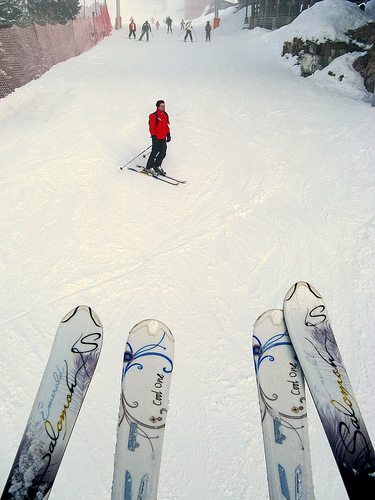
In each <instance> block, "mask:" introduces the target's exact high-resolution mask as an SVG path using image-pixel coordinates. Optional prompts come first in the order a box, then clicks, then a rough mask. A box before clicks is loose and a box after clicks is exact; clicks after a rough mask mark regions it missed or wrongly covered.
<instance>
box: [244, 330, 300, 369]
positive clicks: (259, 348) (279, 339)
mask: <svg viewBox="0 0 375 500" xmlns="http://www.w3.org/2000/svg"><path fill="white" fill-rule="evenodd" d="M253 337H254V338H255V339H256V340H257V342H258V344H257V345H255V346H254V347H253V356H254V366H255V373H256V375H258V372H259V367H260V365H261V363H262V362H263V361H264V360H265V359H268V360H269V361H275V358H274V356H273V355H272V354H266V352H268V351H269V350H270V349H273V348H274V347H277V346H280V345H292V343H291V341H290V338H289V335H288V332H285V333H280V334H279V335H275V336H274V337H271V338H270V339H269V340H267V342H265V344H264V345H262V342H261V341H260V340H259V339H258V337H257V336H256V335H253ZM285 337H287V338H288V342H286V341H285Z"/></svg>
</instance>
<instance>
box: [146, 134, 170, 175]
mask: <svg viewBox="0 0 375 500" xmlns="http://www.w3.org/2000/svg"><path fill="white" fill-rule="evenodd" d="M166 154H167V140H166V139H154V140H153V141H152V149H151V153H150V156H149V157H148V160H147V165H146V168H154V167H160V166H161V164H162V163H163V160H164V158H165V156H166Z"/></svg>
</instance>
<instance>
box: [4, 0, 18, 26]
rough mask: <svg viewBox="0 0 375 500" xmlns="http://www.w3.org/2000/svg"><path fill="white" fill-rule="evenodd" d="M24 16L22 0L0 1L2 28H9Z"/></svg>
mask: <svg viewBox="0 0 375 500" xmlns="http://www.w3.org/2000/svg"><path fill="white" fill-rule="evenodd" d="M21 16H22V8H21V2H20V0H0V28H9V27H10V26H13V24H16V23H17V21H19V19H20V18H21Z"/></svg>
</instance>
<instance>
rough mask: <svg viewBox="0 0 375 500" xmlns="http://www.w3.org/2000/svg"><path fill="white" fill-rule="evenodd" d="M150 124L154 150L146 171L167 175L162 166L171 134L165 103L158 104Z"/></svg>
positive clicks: (149, 121)
mask: <svg viewBox="0 0 375 500" xmlns="http://www.w3.org/2000/svg"><path fill="white" fill-rule="evenodd" d="M148 124H149V129H150V134H151V138H152V149H151V153H150V156H149V158H148V160H147V164H146V170H147V171H148V172H150V173H151V174H153V175H154V174H157V175H158V174H165V172H164V170H163V169H162V168H161V164H162V162H163V160H164V158H165V156H166V154H167V142H169V141H170V140H171V132H170V129H169V116H168V113H166V112H165V102H164V101H162V100H160V101H158V102H157V103H156V111H155V112H154V113H151V115H150V116H149V118H148Z"/></svg>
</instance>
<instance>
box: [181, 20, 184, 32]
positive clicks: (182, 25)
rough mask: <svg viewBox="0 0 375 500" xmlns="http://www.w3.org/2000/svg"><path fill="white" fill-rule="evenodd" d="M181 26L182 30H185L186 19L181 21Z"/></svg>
mask: <svg viewBox="0 0 375 500" xmlns="http://www.w3.org/2000/svg"><path fill="white" fill-rule="evenodd" d="M180 26H181V30H182V31H184V29H185V21H184V20H182V21H181V22H180Z"/></svg>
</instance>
